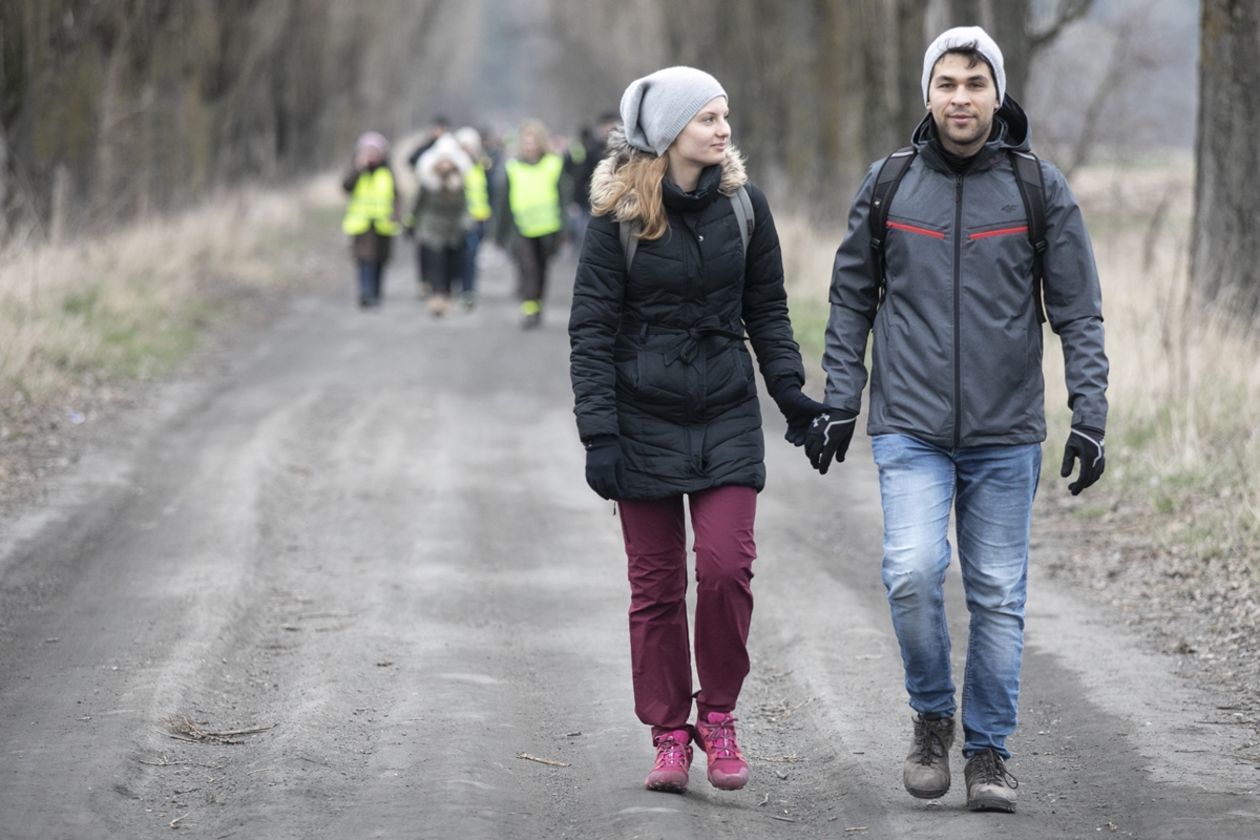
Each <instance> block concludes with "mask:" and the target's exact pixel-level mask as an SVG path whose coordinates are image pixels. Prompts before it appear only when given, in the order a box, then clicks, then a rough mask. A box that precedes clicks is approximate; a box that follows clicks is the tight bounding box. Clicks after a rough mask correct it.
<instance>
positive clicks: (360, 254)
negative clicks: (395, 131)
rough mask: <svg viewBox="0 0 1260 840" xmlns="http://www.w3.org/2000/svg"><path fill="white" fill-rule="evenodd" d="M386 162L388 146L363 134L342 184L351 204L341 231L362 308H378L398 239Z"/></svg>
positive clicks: (391, 176)
mask: <svg viewBox="0 0 1260 840" xmlns="http://www.w3.org/2000/svg"><path fill="white" fill-rule="evenodd" d="M388 160H389V142H388V141H387V140H386V139H385V138H384V136H382V135H381V134H379V133H378V132H375V131H368V132H365V133H364V134H362V135H361V136H360V137H359V139H358V142H356V143H355V147H354V168H353V169H351V170H350V172H349V174H347V175H346V177H345V179H344V180H343V181H342V188H343V189H345V191H346V193H347V194H348V195H349V196H350V201H349V203H348V204H347V205H346V214H345V216H344V217H342V220H341V229H342V231H344V232H345V233H346V234H347V235H348V236H349V237H350V244H351V251H352V253H353V254H354V260H355V263H356V264H357V265H358V286H359V306H360V307H363V308H367V307H372V306H378V305H380V302H381V286H382V284H383V282H384V273H385V263H386V262H388V261H389V251H390V240H391V239H393V238H394V237H395V236H397V235H398V222H397V219H398V194H397V191H396V188H395V186H394V173H393V172H392V171H391V170H390V168H389V163H388Z"/></svg>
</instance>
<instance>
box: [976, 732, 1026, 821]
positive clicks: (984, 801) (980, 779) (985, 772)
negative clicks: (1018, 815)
mask: <svg viewBox="0 0 1260 840" xmlns="http://www.w3.org/2000/svg"><path fill="white" fill-rule="evenodd" d="M963 775H964V776H965V777H966V779H967V808H968V809H969V810H972V811H1005V812H1007V813H1008V814H1011V813H1014V812H1015V788H1017V787H1019V780H1018V779H1016V778H1015V777H1014V776H1012V775H1011V774H1010V771H1008V770H1007V769H1006V762H1004V761H1003V760H1002V756H1000V755H999V754H998V751H997V750H995V749H992V748H990V749H987V750H981V751H980V752H978V753H976V754H975V755H973V756H972V757H971V758H969V759H967V766H966V768H965V769H964V770H963Z"/></svg>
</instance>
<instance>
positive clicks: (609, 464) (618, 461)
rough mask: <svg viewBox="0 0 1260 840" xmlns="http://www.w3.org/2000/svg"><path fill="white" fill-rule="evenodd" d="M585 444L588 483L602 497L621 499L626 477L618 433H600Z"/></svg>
mask: <svg viewBox="0 0 1260 840" xmlns="http://www.w3.org/2000/svg"><path fill="white" fill-rule="evenodd" d="M583 444H584V445H585V446H586V483H587V484H589V485H590V487H591V489H592V490H594V491H595V492H596V493H598V494H599V496H600V498H603V499H610V500H614V501H615V500H617V499H620V498H621V496H622V492H623V491H622V486H621V485H622V479H623V478H624V477H625V466H624V464H623V457H622V454H621V441H620V440H618V439H617V437H616V435H598V436H596V437H593V438H591V439H590V440H587V441H584V442H583Z"/></svg>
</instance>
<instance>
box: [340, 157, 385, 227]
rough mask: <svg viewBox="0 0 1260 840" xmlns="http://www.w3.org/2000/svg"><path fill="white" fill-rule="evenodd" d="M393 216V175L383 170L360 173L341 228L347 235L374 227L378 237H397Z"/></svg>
mask: <svg viewBox="0 0 1260 840" xmlns="http://www.w3.org/2000/svg"><path fill="white" fill-rule="evenodd" d="M393 215H394V176H393V173H391V172H390V171H389V169H388V168H387V167H384V166H381V167H378V168H377V169H375V170H373V171H372V172H364V173H363V174H361V175H360V176H359V180H357V181H355V183H354V192H353V193H351V194H350V204H349V206H347V207H346V215H345V218H343V219H342V220H341V229H342V230H343V231H345V232H346V233H348V234H349V235H351V236H357V235H358V234H360V233H366V232H367V231H368V229H369V228H373V227H374V228H375V229H376V232H377V233H379V234H380V235H381V236H397V235H398V223H397V222H395V221H394V220H393Z"/></svg>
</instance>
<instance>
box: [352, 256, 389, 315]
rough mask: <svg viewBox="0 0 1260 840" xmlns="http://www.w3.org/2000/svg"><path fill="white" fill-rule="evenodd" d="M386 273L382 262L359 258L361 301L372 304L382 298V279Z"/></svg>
mask: <svg viewBox="0 0 1260 840" xmlns="http://www.w3.org/2000/svg"><path fill="white" fill-rule="evenodd" d="M384 274H385V266H384V265H383V264H382V263H378V262H371V261H368V260H359V272H358V280H359V303H361V304H365V305H370V304H375V303H379V302H380V299H381V280H382V278H383V277H384Z"/></svg>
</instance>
